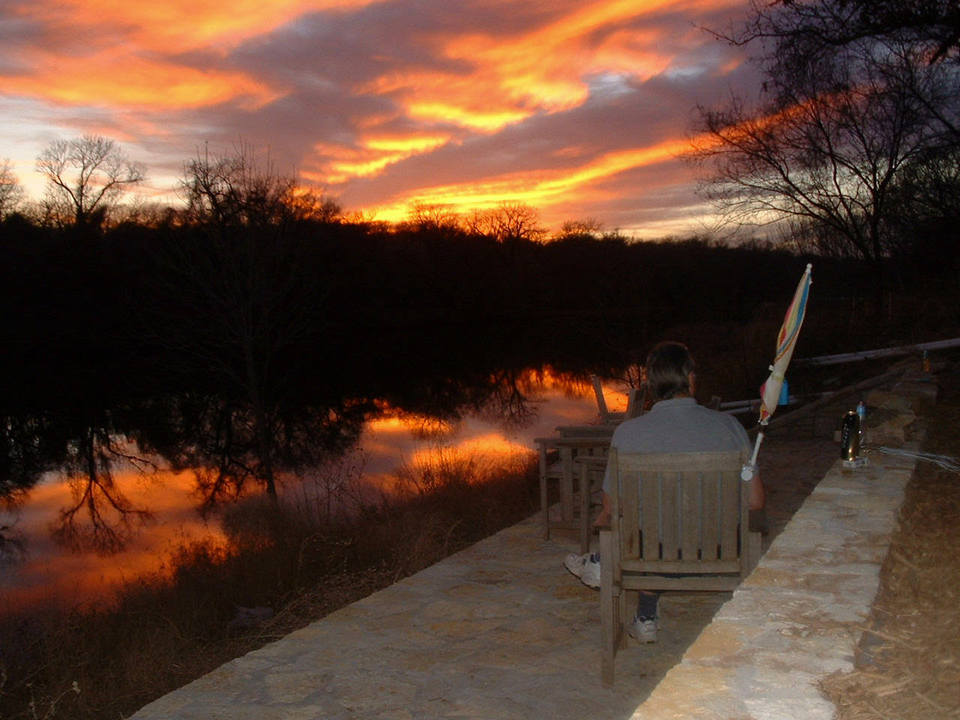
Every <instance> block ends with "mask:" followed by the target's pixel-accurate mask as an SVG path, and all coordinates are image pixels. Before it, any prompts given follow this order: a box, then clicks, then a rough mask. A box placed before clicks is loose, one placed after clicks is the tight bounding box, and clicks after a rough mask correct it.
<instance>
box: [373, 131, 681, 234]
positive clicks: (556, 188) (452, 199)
mask: <svg viewBox="0 0 960 720" xmlns="http://www.w3.org/2000/svg"><path fill="white" fill-rule="evenodd" d="M688 149H689V142H688V141H686V140H677V139H671V140H665V141H663V142H661V143H658V144H656V145H652V146H650V147H646V148H634V149H630V150H620V151H616V152H611V153H607V154H605V155H602V156H600V157H598V158H596V159H595V160H593V161H591V162H589V163H586V164H584V165H580V166H577V167H570V168H564V169H561V170H550V171H547V170H538V171H531V172H524V173H515V174H511V175H507V176H500V177H497V178H492V179H490V180H484V181H481V182H473V183H464V184H462V185H446V186H438V187H432V188H423V189H421V190H418V191H415V192H412V193H410V194H408V195H405V196H403V197H401V198H398V199H397V200H396V201H395V202H393V203H391V204H389V205H384V206H381V207H376V208H371V211H372V212H374V213H375V214H376V216H377V218H379V219H381V220H387V221H394V222H395V221H399V220H402V219H403V218H404V217H406V215H407V214H408V212H409V208H410V206H411V205H412V204H414V203H418V202H420V203H425V204H428V205H441V206H444V207H448V208H450V209H451V210H453V211H456V212H469V211H471V210H475V209H484V208H491V207H495V206H496V205H498V204H499V203H501V202H504V201H506V202H520V203H526V204H528V205H532V206H534V207H538V208H540V209H544V208H546V207H549V206H551V205H554V204H558V203H561V202H566V201H569V199H570V197H571V195H576V196H577V197H578V199H582V198H583V196H584V194H585V192H586V191H587V188H588V187H589V186H590V185H591V184H594V183H596V182H598V181H601V180H604V179H607V178H610V177H613V176H615V175H617V174H619V173H622V172H625V171H627V170H633V169H635V168H640V167H644V166H647V165H653V164H656V163H660V162H665V161H669V160H673V159H675V158H677V157H678V156H680V155H681V154H683V153H684V152H685V151H687V150H688Z"/></svg>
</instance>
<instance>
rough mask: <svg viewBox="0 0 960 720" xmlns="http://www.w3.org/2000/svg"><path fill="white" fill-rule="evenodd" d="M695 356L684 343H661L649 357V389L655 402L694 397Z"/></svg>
mask: <svg viewBox="0 0 960 720" xmlns="http://www.w3.org/2000/svg"><path fill="white" fill-rule="evenodd" d="M695 368H696V365H695V364H694V362H693V356H692V355H691V354H690V351H689V350H688V349H687V346H686V345H684V344H683V343H679V342H673V341H665V342H662V343H659V344H658V345H657V346H656V347H655V348H653V350H651V351H650V354H649V355H647V364H646V368H645V369H646V375H647V387H648V388H649V389H650V393H651V394H652V395H653V399H654V400H669V399H670V398H674V397H685V396H688V395H693V379H694V374H693V371H694V369H695Z"/></svg>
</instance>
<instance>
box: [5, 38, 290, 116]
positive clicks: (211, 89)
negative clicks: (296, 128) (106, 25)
mask: <svg viewBox="0 0 960 720" xmlns="http://www.w3.org/2000/svg"><path fill="white" fill-rule="evenodd" d="M36 59H37V60H38V61H39V62H37V63H36V66H37V67H40V68H42V69H41V70H40V71H39V72H37V73H35V74H32V75H16V76H12V77H7V78H4V90H5V91H6V92H9V93H18V94H22V95H28V96H33V97H41V98H45V99H48V100H52V101H54V102H58V103H67V104H77V105H86V104H92V105H120V106H128V107H136V108H149V109H161V108H171V109H181V108H192V107H200V106H204V105H211V104H215V103H220V102H225V101H227V100H230V99H233V98H237V97H241V98H244V99H245V100H246V102H247V104H248V105H251V106H253V107H258V106H261V105H263V104H265V103H267V102H269V101H270V100H272V99H274V98H275V97H277V93H276V92H274V91H272V90H271V89H270V88H268V87H266V86H265V85H263V84H262V83H258V82H256V81H254V80H252V79H251V78H249V77H247V76H246V75H244V74H242V73H231V72H219V71H203V70H196V69H193V68H189V67H184V66H182V65H177V64H171V63H166V62H163V61H162V60H161V61H152V60H145V59H143V58H141V57H138V56H136V55H133V54H131V53H130V52H128V51H127V50H125V49H122V48H117V49H109V50H104V51H101V52H98V53H96V54H93V55H91V56H88V57H85V58H82V59H77V60H75V61H70V62H69V63H64V62H59V61H58V58H56V57H53V56H43V57H39V58H36Z"/></svg>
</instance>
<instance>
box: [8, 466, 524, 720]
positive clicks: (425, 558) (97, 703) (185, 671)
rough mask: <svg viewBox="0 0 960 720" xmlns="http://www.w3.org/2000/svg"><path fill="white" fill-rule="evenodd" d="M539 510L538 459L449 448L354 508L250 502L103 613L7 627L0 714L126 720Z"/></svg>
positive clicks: (42, 617)
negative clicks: (222, 536)
mask: <svg viewBox="0 0 960 720" xmlns="http://www.w3.org/2000/svg"><path fill="white" fill-rule="evenodd" d="M535 507H536V463H535V459H534V457H533V456H532V455H531V456H523V457H520V458H516V459H514V460H512V461H509V462H507V463H506V464H497V465H493V464H488V463H486V462H484V461H482V460H480V459H478V458H476V457H471V456H447V457H444V456H442V455H441V456H440V459H439V460H437V461H435V462H433V463H431V464H430V465H426V466H418V467H410V468H405V469H403V470H401V471H399V472H398V473H397V475H396V478H395V487H394V488H393V492H389V493H386V492H385V493H383V494H382V495H381V496H380V497H379V498H378V499H376V500H370V499H369V498H368V499H367V500H365V501H363V502H362V503H358V504H357V505H356V506H354V507H352V508H351V511H350V512H341V513H338V514H330V513H328V512H327V511H326V509H325V508H322V507H320V506H318V505H316V504H313V503H310V502H303V501H302V500H301V501H291V502H287V503H282V504H281V505H280V506H279V507H278V506H275V505H273V504H270V503H265V502H263V501H262V500H260V499H256V498H254V499H250V500H247V501H245V502H243V503H240V504H239V505H237V506H236V507H234V508H233V509H232V510H231V511H230V512H229V513H228V514H227V515H226V517H225V521H224V526H225V529H226V530H227V534H228V538H229V539H228V542H227V544H226V545H225V546H216V545H212V544H193V545H189V546H183V547H180V548H179V549H178V550H177V551H176V553H174V555H173V556H172V557H171V559H170V571H169V572H168V573H166V574H163V575H156V576H153V577H146V578H142V579H140V580H138V581H136V582H134V583H130V584H127V585H125V586H124V587H123V588H121V589H120V591H119V593H118V595H117V598H116V601H115V602H114V603H113V604H112V605H110V606H109V607H107V608H100V609H91V608H79V607H78V608H74V609H72V610H67V611H58V610H51V609H48V610H42V611H41V610H36V611H35V612H32V613H30V614H26V615H21V616H19V617H11V618H6V619H5V620H4V621H3V622H2V625H0V718H4V719H11V720H13V719H20V718H30V719H31V720H34V719H36V718H45V719H50V720H52V719H53V718H77V719H83V718H91V719H92V718H119V717H124V716H127V715H129V714H131V713H132V712H134V711H135V710H137V709H138V708H140V707H142V706H143V705H145V704H146V703H148V702H150V701H151V700H152V699H154V698H157V697H159V696H161V695H163V694H164V693H166V692H169V691H170V690H173V689H175V688H177V687H180V686H181V685H184V684H185V683H187V682H189V681H190V680H192V679H194V678H196V677H199V676H200V675H203V674H204V673H206V672H208V671H210V670H212V669H213V668H215V667H217V666H219V665H221V664H222V663H224V662H226V661H227V660H230V659H231V658H234V657H237V656H239V655H241V654H244V653H246V652H249V651H250V650H253V649H255V648H257V647H260V646H261V645H263V644H265V643H267V642H269V641H271V640H274V639H277V638H279V637H282V636H283V635H285V634H287V633H289V632H291V631H292V630H294V629H296V628H298V627H301V626H303V625H305V624H307V623H309V622H310V621H312V620H315V619H318V618H320V617H323V616H324V615H326V614H327V613H329V612H331V611H333V610H335V609H337V608H339V607H342V606H343V605H346V604H348V603H350V602H353V601H355V600H358V599H360V598H362V597H364V596H366V595H368V594H370V593H371V592H374V591H375V590H378V589H380V588H382V587H385V586H387V585H389V584H391V583H393V582H395V581H396V580H398V579H400V578H402V577H405V576H407V575H409V574H412V573H414V572H416V571H418V570H420V569H422V568H424V567H427V566H428V565H431V564H432V563H434V562H436V561H437V560H440V559H441V558H443V557H446V556H447V555H449V554H451V553H453V552H455V551H457V550H459V549H461V548H463V547H465V546H466V545H469V544H471V543H473V542H475V541H477V540H479V539H481V538H483V537H486V536H488V535H490V534H492V533H494V532H496V531H497V530H499V529H501V528H503V527H506V526H508V525H511V524H513V523H516V522H517V521H519V520H521V519H523V518H524V517H527V516H529V515H530V514H531V513H532V512H533V511H534V509H535Z"/></svg>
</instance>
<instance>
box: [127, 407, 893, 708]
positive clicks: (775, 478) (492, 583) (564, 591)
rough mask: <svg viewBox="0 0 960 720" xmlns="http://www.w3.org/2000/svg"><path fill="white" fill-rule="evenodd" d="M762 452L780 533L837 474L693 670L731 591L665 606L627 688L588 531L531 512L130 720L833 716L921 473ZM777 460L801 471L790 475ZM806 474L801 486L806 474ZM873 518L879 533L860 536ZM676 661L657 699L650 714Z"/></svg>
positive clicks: (822, 447) (782, 447)
mask: <svg viewBox="0 0 960 720" xmlns="http://www.w3.org/2000/svg"><path fill="white" fill-rule="evenodd" d="M898 427H899V426H898ZM768 442H769V444H765V446H764V454H763V455H762V460H763V461H764V464H762V465H761V472H762V473H763V474H764V479H765V481H766V483H767V485H768V486H769V487H770V490H771V492H770V503H771V519H772V521H773V525H774V528H773V529H774V533H773V534H776V533H778V532H779V531H780V530H781V529H782V528H783V524H784V522H786V519H787V517H788V516H789V514H791V513H792V512H793V510H794V509H795V507H796V506H798V505H799V504H800V501H801V500H802V497H803V495H804V494H805V493H806V492H808V491H809V489H810V487H812V486H813V485H815V484H816V483H815V480H816V479H819V478H821V477H823V476H824V473H825V472H826V471H827V468H828V467H830V466H831V465H834V470H831V471H830V473H827V478H826V479H827V480H828V481H829V482H828V484H827V485H826V486H824V487H822V488H819V487H818V492H815V493H814V494H813V495H812V496H811V498H810V500H809V501H808V502H807V504H805V505H804V507H803V509H802V510H801V511H800V512H799V513H798V514H797V516H795V517H794V518H793V520H791V522H790V523H789V525H787V527H786V529H785V530H784V532H783V534H782V536H781V537H780V539H779V541H775V542H777V543H778V544H775V545H774V547H773V549H772V550H771V552H770V553H769V555H768V556H767V557H765V558H764V560H763V561H762V563H761V566H760V568H758V571H757V572H756V573H754V575H752V576H751V578H750V579H749V580H748V581H747V583H745V586H746V585H749V587H748V588H746V589H747V593H746V594H744V592H742V590H738V591H737V593H738V594H737V595H736V597H735V601H734V602H732V603H730V604H728V605H727V606H725V607H724V609H723V610H722V611H721V612H720V613H719V615H718V622H717V623H714V624H713V625H710V628H709V629H708V631H707V632H704V633H703V635H702V636H701V638H700V640H699V641H698V642H697V644H696V645H694V647H693V649H692V650H691V654H690V655H688V657H687V658H686V659H685V660H684V661H683V662H680V661H681V658H683V656H684V653H685V651H686V650H687V648H688V646H690V645H691V643H693V642H694V640H695V639H696V638H697V637H698V636H700V635H701V631H703V630H704V628H706V627H707V626H708V625H709V624H710V621H711V618H713V616H714V614H715V613H716V612H717V611H718V610H719V609H720V608H721V606H722V605H724V603H725V602H726V601H727V600H730V598H731V595H730V594H729V593H726V594H720V593H718V594H711V593H705V594H698V593H687V594H668V595H666V596H664V598H663V600H662V601H661V612H662V622H661V633H660V641H659V642H658V643H656V644H655V645H646V646H632V647H630V648H628V649H627V650H625V651H623V652H621V653H620V654H619V655H618V657H617V662H616V672H617V682H616V684H615V686H614V687H613V688H604V687H603V686H602V685H601V683H600V676H599V659H600V652H599V648H600V638H599V606H598V601H597V593H596V591H593V590H590V589H588V588H586V587H584V586H583V585H581V584H580V583H579V581H578V580H577V579H576V578H574V577H573V576H572V575H570V574H568V573H567V572H565V571H564V570H563V568H562V565H561V562H562V559H563V557H564V555H565V554H566V553H568V552H571V551H573V550H574V549H575V548H576V546H577V542H576V539H575V538H574V537H572V536H568V537H554V538H551V539H550V540H544V539H543V538H542V536H541V532H540V524H539V522H538V519H537V518H536V517H534V518H530V519H528V520H526V521H524V522H522V523H520V524H518V525H515V526H513V527H510V528H507V529H506V530H503V531H502V532H500V533H498V534H496V535H495V536H493V537H490V538H488V539H486V540H484V541H482V542H479V543H477V544H476V545H474V546H472V547H470V548H467V549H466V550H464V551H462V552H459V553H457V554H455V555H453V556H451V557H449V558H447V559H446V560H444V561H442V562H440V563H437V564H436V565H434V566H432V567H430V568H428V569H426V570H424V571H422V572H420V573H417V574H416V575H413V576H411V577H409V578H406V579H404V580H402V581H400V582H398V583H396V584H394V585H392V586H390V587H389V588H386V589H384V590H382V591H380V592H377V593H375V594H373V595H371V596H369V597H367V598H365V599H363V600H361V601H359V602H356V603H353V604H352V605H349V606H347V607H345V608H343V609H341V610H339V611H337V612H335V613H332V614H331V615H328V616H327V617H325V618H323V619H322V620H320V621H317V622H315V623H313V624H311V625H309V626H308V627H306V628H303V629H301V630H299V631H297V632H294V633H292V634H290V635H289V636H287V637H285V638H283V639H281V640H279V641H277V642H274V643H272V644H270V645H267V646H265V647H263V648H261V649H260V650H257V651H255V652H252V653H249V654H248V655H246V656H244V657H241V658H237V659H236V660H233V661H231V662H229V663H227V664H225V665H223V666H221V667H220V668H218V669H217V670H215V671H213V672H211V673H209V674H207V675H205V676H204V677H202V678H200V679H198V680H196V681H195V682H193V683H190V684H189V685H187V686H185V687H184V688H181V689H180V690H177V691H175V692H173V693H170V694H168V695H166V696H164V697H162V698H160V699H158V700H156V701H155V702H153V703H150V704H149V705H147V706H146V707H144V708H142V709H141V710H140V711H139V712H137V713H136V714H135V715H133V718H134V719H135V720H160V719H164V720H166V719H173V718H178V719H181V720H193V719H196V720H215V719H217V718H231V719H234V718H235V719H237V720H246V719H247V718H249V719H250V720H254V719H255V720H273V719H280V718H284V719H288V718H289V719H291V720H293V719H300V718H303V719H304V720H306V719H308V718H309V719H319V718H331V719H341V718H342V719H344V720H346V719H348V718H350V719H352V718H399V719H403V718H531V717H543V718H557V719H559V720H563V719H566V718H571V719H572V718H584V717H604V718H629V717H631V716H633V717H656V718H660V717H663V718H667V717H710V718H722V717H737V718H758V719H760V718H780V717H784V718H786V717H791V718H792V717H807V715H803V714H799V715H798V714H796V711H797V709H798V708H804V709H805V710H810V711H811V712H815V713H827V712H829V711H831V708H825V707H824V706H823V702H825V701H823V699H822V697H819V695H818V694H817V692H816V688H815V683H814V684H813V686H811V683H812V682H813V681H812V680H811V678H815V676H816V674H817V672H821V671H822V672H829V671H830V670H831V669H836V668H842V667H846V666H847V665H848V664H849V662H850V659H851V658H852V655H853V647H854V645H855V643H856V639H857V633H856V632H855V631H854V630H855V626H856V625H857V623H859V622H861V621H862V618H863V617H864V615H865V613H866V612H867V611H868V610H869V605H870V602H871V600H872V597H873V593H875V590H876V581H877V574H878V569H879V563H880V561H881V560H882V556H883V548H884V547H885V545H884V543H886V542H889V532H890V531H891V530H892V527H893V522H894V516H895V512H896V508H897V507H898V506H899V502H900V500H901V499H902V488H903V485H904V484H905V483H906V478H907V477H908V476H909V473H910V468H911V467H912V465H911V463H909V462H905V461H902V460H889V461H879V460H878V462H876V463H875V464H874V465H873V466H872V469H871V473H870V474H869V475H867V474H861V476H859V477H854V478H850V477H848V476H845V475H843V474H839V475H838V474H837V473H839V466H838V464H836V463H834V460H836V459H837V458H838V453H837V446H836V445H834V444H833V443H832V442H830V441H829V440H827V439H824V438H813V437H811V438H799V437H792V438H790V437H788V438H783V439H781V440H777V439H776V438H771V439H770V440H769V441H768ZM791 442H793V445H792V446H791ZM778 443H779V445H778ZM778 448H779V449H778ZM774 459H775V462H774V461H773V460H774ZM778 465H779V466H780V467H781V469H784V468H787V467H788V466H789V470H784V471H783V472H779V473H778V472H777V471H776V468H777V466H778ZM797 473H799V474H801V475H803V477H805V478H806V479H807V482H806V483H800V482H796V477H795V476H796V475H797ZM831 478H832V479H831ZM898 493H899V496H898ZM867 496H869V499H868V497H867ZM857 497H862V499H863V500H864V502H859V501H857V500H856V498H857ZM791 503H793V507H790V504H791ZM861 522H867V523H868V524H867V525H866V526H865V527H864V534H865V536H867V537H866V540H864V538H863V537H861V535H860V534H859V533H860V531H859V530H858V523H861ZM811 563H812V564H811ZM803 568H805V569H807V570H809V572H801V571H800V569H803ZM838 582H839V583H840V585H837V583H838ZM847 590H849V593H847V592H846V591H847ZM838 593H839V594H838ZM847 594H849V595H850V598H849V603H847V604H844V603H846V602H847V599H845V598H844V597H843V596H844V595H847ZM737 597H739V598H741V599H740V600H739V601H736V598H737ZM820 601H829V602H830V603H831V604H830V606H829V608H828V611H827V613H826V614H825V615H824V618H820V617H819V616H818V615H817V613H816V612H813V610H812V608H815V606H816V603H817V602H820ZM811 603H812V604H811ZM820 620H824V621H825V622H826V624H823V622H819V621H820ZM815 621H816V622H815ZM818 623H819V624H818ZM671 668H674V669H673V671H672V672H671V674H670V676H669V678H668V680H667V681H666V682H665V683H664V685H663V686H662V687H661V688H659V689H658V690H657V692H656V693H654V695H653V696H652V698H651V702H650V703H647V704H642V703H643V702H644V700H645V699H647V698H648V696H651V692H652V691H653V690H654V688H655V687H656V686H657V684H658V683H659V682H660V681H661V680H662V679H663V678H664V676H665V675H667V673H668V671H670V670H671ZM778 684H780V686H782V687H781V688H780V690H777V689H776V688H777V687H778ZM711 703H712V704H711ZM804 703H806V705H805V704H804ZM728 711H729V713H732V714H728ZM677 712H679V713H680V714H676V713H677ZM635 713H636V714H635ZM816 716H817V717H830V715H829V714H820V715H816Z"/></svg>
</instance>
